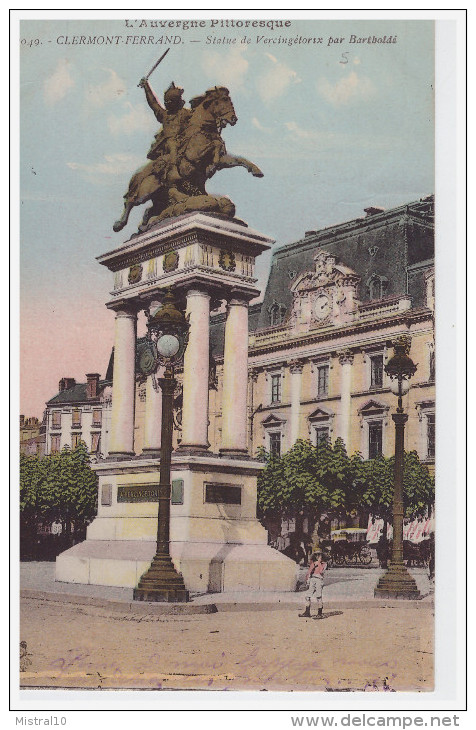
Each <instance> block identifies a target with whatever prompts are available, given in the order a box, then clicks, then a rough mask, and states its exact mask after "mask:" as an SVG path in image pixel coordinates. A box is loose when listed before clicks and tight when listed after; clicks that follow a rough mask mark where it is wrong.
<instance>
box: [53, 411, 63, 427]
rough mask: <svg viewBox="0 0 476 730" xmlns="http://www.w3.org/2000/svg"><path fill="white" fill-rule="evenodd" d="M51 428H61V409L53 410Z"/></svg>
mask: <svg viewBox="0 0 476 730" xmlns="http://www.w3.org/2000/svg"><path fill="white" fill-rule="evenodd" d="M51 428H61V411H53V414H52V421H51Z"/></svg>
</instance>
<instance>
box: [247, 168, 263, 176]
mask: <svg viewBox="0 0 476 730" xmlns="http://www.w3.org/2000/svg"><path fill="white" fill-rule="evenodd" d="M250 172H251V174H252V175H253V177H264V173H263V172H261V170H260V169H259V167H252V168H251V170H250Z"/></svg>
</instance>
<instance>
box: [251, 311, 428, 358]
mask: <svg viewBox="0 0 476 730" xmlns="http://www.w3.org/2000/svg"><path fill="white" fill-rule="evenodd" d="M425 321H428V322H430V323H431V312H430V310H429V309H424V310H419V311H418V312H415V313H411V314H409V313H408V312H404V313H396V314H395V315H393V314H392V316H391V317H388V318H386V319H382V320H373V321H370V322H357V323H353V324H352V325H350V326H346V327H339V328H332V329H331V328H329V329H327V330H326V331H325V332H323V333H321V332H319V333H317V332H316V333H308V334H305V335H301V336H296V337H289V336H288V337H287V338H286V339H283V341H282V342H273V343H270V344H266V345H261V346H260V345H258V344H256V345H253V346H252V347H250V348H249V354H250V356H252V355H259V354H264V353H268V352H279V351H280V350H287V349H289V348H290V347H305V346H307V345H314V344H317V343H319V342H326V341H328V340H336V339H340V338H341V337H348V336H349V335H360V334H362V333H363V332H371V331H372V330H382V329H388V328H389V327H396V326H398V325H402V324H403V325H405V326H406V327H408V328H409V327H410V326H411V325H413V324H418V323H419V322H425ZM251 334H254V335H255V336H256V335H257V334H258V333H257V332H254V333H251ZM283 334H287V335H289V330H286V332H285V333H283Z"/></svg>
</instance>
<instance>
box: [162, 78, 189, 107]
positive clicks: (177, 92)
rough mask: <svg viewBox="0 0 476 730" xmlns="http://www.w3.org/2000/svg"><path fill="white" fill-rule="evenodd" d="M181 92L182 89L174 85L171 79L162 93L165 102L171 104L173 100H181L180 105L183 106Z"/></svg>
mask: <svg viewBox="0 0 476 730" xmlns="http://www.w3.org/2000/svg"><path fill="white" fill-rule="evenodd" d="M182 94H183V89H181V88H180V86H175V84H174V82H173V81H172V83H171V84H170V86H169V88H168V89H167V91H166V92H165V93H164V102H165V104H170V103H172V104H173V103H174V102H175V103H177V102H181V103H182V106H183V104H184V103H185V102H184V101H182Z"/></svg>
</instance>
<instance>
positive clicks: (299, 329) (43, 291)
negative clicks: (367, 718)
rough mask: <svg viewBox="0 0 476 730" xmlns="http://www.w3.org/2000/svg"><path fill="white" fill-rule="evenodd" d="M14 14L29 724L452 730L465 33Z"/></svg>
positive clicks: (446, 20) (395, 23) (455, 17)
mask: <svg viewBox="0 0 476 730" xmlns="http://www.w3.org/2000/svg"><path fill="white" fill-rule="evenodd" d="M15 12H16V14H14V17H13V23H12V32H13V36H12V46H13V47H15V45H18V46H19V67H18V75H17V77H15V78H14V81H13V84H14V85H15V84H17V85H18V102H19V105H18V108H19V149H20V159H19V165H18V169H19V176H20V180H19V182H20V185H19V189H20V196H19V206H18V208H19V209H18V214H19V215H18V218H19V241H20V259H21V265H20V292H21V309H20V315H21V317H20V327H21V330H20V332H21V345H20V366H21V391H20V403H21V405H20V468H19V503H18V497H17V494H18V493H17V491H15V492H14V494H15V497H14V500H13V501H15V505H14V510H15V514H16V517H15V519H18V515H19V518H20V519H19V524H20V527H19V535H18V544H19V556H18V557H19V559H20V572H19V586H18V587H19V591H20V623H19V635H18V642H19V647H20V660H19V672H18V669H17V670H16V671H17V672H18V673H16V674H15V676H13V677H12V683H13V685H14V686H15V687H17V688H16V689H15V690H14V697H15V698H16V699H15V702H16V703H17V704H16V705H15V709H17V711H19V710H18V708H21V712H20V714H19V715H18V716H19V717H20V716H21V717H23V718H24V719H23V720H21V721H20V724H28V723H27V719H28V717H30V715H29V714H28V713H27V711H28V712H29V710H28V708H30V709H31V708H33V707H34V706H35V703H37V702H39V703H41V702H43V703H46V704H43V705H41V706H42V707H47V706H48V708H56V709H57V710H58V712H57V713H56V714H55V716H54V717H53V716H52V718H51V724H58V723H60V721H61V722H62V720H61V718H62V717H63V715H62V714H61V713H62V712H63V711H64V712H67V711H68V709H72V707H70V706H69V705H68V703H69V702H72V701H76V700H78V701H79V700H80V699H82V698H85V697H87V700H84V701H85V702H87V703H89V704H88V707H89V709H92V708H95V709H111V707H112V706H113V703H114V702H115V703H116V705H115V708H116V709H117V702H119V703H120V702H123V701H124V697H125V694H124V693H125V692H126V691H128V694H127V697H131V696H132V697H134V700H133V701H132V702H133V703H134V702H136V701H139V700H138V698H139V697H140V699H141V701H142V700H143V701H144V706H143V709H151V707H152V708H154V709H163V710H165V709H172V708H174V707H175V708H176V707H178V706H179V703H188V702H190V703H192V704H188V705H187V707H188V708H190V709H191V708H192V707H193V702H194V699H195V700H197V698H198V697H200V698H202V700H201V701H204V702H205V703H208V704H209V705H210V706H212V704H213V703H215V702H218V703H220V702H223V703H224V709H226V704H227V703H232V704H233V703H235V705H236V706H238V705H237V703H239V702H240V701H241V702H244V701H245V700H246V699H247V700H249V699H250V698H253V697H255V698H257V697H260V699H261V698H263V697H265V700H263V702H264V703H265V704H263V705H262V708H263V709H269V708H271V709H273V708H274V709H278V706H277V705H274V706H273V704H272V702H273V701H275V702H278V699H279V701H284V702H286V700H287V699H288V700H289V699H290V698H292V697H295V696H296V695H295V694H293V693H306V694H305V695H302V694H301V696H302V697H304V696H305V697H307V698H308V701H309V698H311V702H312V698H313V697H314V698H317V697H318V698H319V702H320V703H321V704H320V706H322V708H323V712H324V713H328V712H331V711H332V710H337V709H339V710H342V711H345V710H346V708H350V707H352V710H357V709H358V708H359V707H365V708H368V707H369V706H370V707H371V708H373V710H372V711H375V713H376V712H377V709H378V708H380V709H382V708H383V709H385V710H388V709H392V708H393V707H398V705H396V704H395V703H396V702H398V701H400V702H402V701H403V699H404V700H405V702H406V703H408V709H409V711H411V712H415V713H417V714H418V712H420V714H421V713H422V712H423V711H427V710H429V709H435V710H436V709H443V710H445V708H446V709H448V718H453V719H451V723H453V724H458V723H457V721H456V720H454V718H455V717H456V715H454V712H451V713H450V711H449V710H450V709H451V710H452V711H453V710H455V708H458V707H459V708H460V709H461V708H462V706H463V705H464V699H463V697H464V682H462V680H461V679H460V680H457V679H456V675H457V671H456V666H457V665H456V662H457V650H458V652H460V650H461V646H460V645H459V644H458V647H459V648H458V647H457V646H456V638H455V636H456V634H455V630H456V629H455V623H456V622H457V621H461V619H462V616H463V614H462V613H461V611H463V612H464V600H463V602H462V603H460V606H459V608H458V610H456V608H455V605H456V600H457V596H458V595H460V596H461V597H462V596H463V593H461V591H464V586H462V585H458V584H456V575H455V572H454V563H451V561H449V557H448V555H447V549H448V546H452V550H456V551H458V550H459V549H460V548H459V547H454V542H453V538H452V537H451V535H453V534H456V512H455V504H454V500H452V498H451V495H450V494H449V493H448V484H449V483H451V482H449V481H448V474H451V471H452V470H454V469H455V468H456V452H455V451H453V449H455V448H456V447H455V446H454V444H448V443H446V444H444V443H442V438H441V435H442V432H441V431H440V429H441V428H443V427H442V425H441V424H443V423H445V424H446V426H445V428H447V429H448V432H447V434H446V436H447V437H448V433H450V432H451V430H452V428H453V426H454V419H455V418H456V417H457V414H456V413H450V412H449V411H448V399H449V397H451V394H453V396H455V394H456V391H455V387H456V385H455V384H452V385H451V386H449V387H448V389H447V390H445V393H443V394H442V393H441V390H442V389H441V390H440V385H441V382H443V381H444V382H448V381H449V379H448V374H449V373H450V372H451V371H452V372H453V376H452V378H451V380H455V375H454V374H455V372H456V371H457V364H456V359H455V357H456V356H455V354H454V353H455V352H456V347H455V348H453V350H451V345H452V343H453V344H454V342H455V340H454V337H455V335H454V333H453V331H452V326H453V324H454V322H455V321H456V312H457V306H458V298H457V291H456V281H457V279H456V275H457V272H456V271H455V269H454V266H453V260H452V259H451V256H450V255H449V252H448V250H447V246H446V244H445V243H444V239H445V238H446V241H447V240H451V239H454V236H455V229H456V207H457V206H455V203H454V196H453V191H454V189H455V177H454V176H455V170H454V167H453V162H452V159H453V158H452V152H453V151H454V150H455V147H456V127H455V125H454V124H453V122H452V121H451V119H452V117H451V114H454V113H455V112H456V109H457V98H456V91H455V88H456V78H457V76H456V74H457V72H458V70H457V69H458V66H457V63H458V58H457V52H456V40H455V39H456V38H457V37H458V34H461V28H462V27H463V25H464V12H461V13H459V14H458V12H455V13H454V14H451V13H449V14H448V16H447V17H446V16H445V17H444V16H442V17H439V16H438V15H435V14H433V15H432V14H431V13H426V12H421V13H417V12H416V11H415V12H412V11H408V12H406V13H404V12H403V11H402V12H395V13H389V12H383V11H382V12H381V13H380V15H379V16H378V17H377V16H376V15H375V14H373V15H372V14H370V13H364V12H362V13H360V14H358V13H353V14H348V15H347V16H346V15H345V14H344V13H342V12H339V13H337V12H336V13H334V14H330V13H329V12H327V13H322V14H320V15H319V13H317V12H314V13H311V12H309V13H305V12H304V11H302V12H298V13H296V12H291V11H283V12H282V13H277V12H270V13H265V12H264V11H262V12H258V13H254V12H252V11H249V14H248V15H245V14H244V11H237V12H236V13H233V12H232V11H229V12H227V13H223V12H218V11H216V12H215V11H197V12H196V13H193V12H192V11H190V12H189V14H186V13H185V12H178V11H177V12H176V13H175V12H172V11H166V12H165V11H164V12H162V11H160V10H155V11H153V12H151V11H147V12H145V15H144V17H135V16H137V15H138V14H140V12H141V11H114V12H112V11H111V12H108V13H102V12H100V11H93V10H91V11H82V12H80V11H70V13H69V14H68V13H65V12H62V13H59V12H58V13H56V14H55V13H54V12H53V11H42V12H41V13H38V14H34V13H30V14H29V13H28V11H25V12H22V11H15ZM246 12H248V11H246ZM286 13H288V14H286ZM442 69H443V71H442ZM445 69H446V71H445ZM460 70H461V69H460ZM445 74H446V75H445ZM14 75H15V74H14ZM448 78H450V81H448ZM439 83H440V84H441V93H440V90H439ZM448 87H451V88H448ZM449 111H451V114H450V115H449ZM450 117H451V118H450ZM435 130H436V131H435ZM435 146H436V147H435ZM435 148H436V150H437V152H436V155H435ZM438 155H439V156H438ZM435 160H436V166H437V172H438V174H437V175H436V174H435ZM439 160H441V163H440V162H439ZM448 160H450V162H448ZM445 165H446V167H445ZM442 171H444V174H443V175H442ZM15 225H16V224H15ZM15 230H16V229H15ZM14 235H15V234H14ZM13 244H14V245H15V244H16V241H13ZM457 247H458V250H460V251H463V252H464V241H461V240H459V241H457ZM453 251H454V246H453ZM449 353H451V354H449ZM440 378H442V379H443V380H442V381H440ZM445 388H446V386H445ZM437 393H438V397H437ZM440 395H441V400H442V403H441V405H440V400H439V399H440ZM440 419H441V420H440ZM450 424H453V425H450ZM15 438H16V436H15ZM450 440H451V439H450ZM460 489H464V487H461V484H459V485H458V490H460ZM15 490H16V487H15ZM12 494H13V492H12ZM459 494H460V497H461V496H463V493H462V492H459ZM18 505H19V506H18ZM443 533H444V536H443ZM445 541H446V542H445ZM454 554H455V553H453V555H454ZM458 554H459V553H458ZM460 557H461V556H460ZM463 559H464V556H463ZM439 581H441V583H440V584H439ZM443 589H444V594H445V598H444V600H441V601H440V599H439V597H441V596H442V595H443ZM449 589H451V590H449ZM439 591H440V592H439ZM448 593H450V594H451V598H450V599H448ZM435 599H436V600H435ZM447 600H448V601H449V603H446V601H447ZM445 604H446V605H445ZM435 606H436V611H435ZM453 609H454V611H453ZM439 611H441V614H440V615H438V614H439ZM435 613H436V616H435ZM450 614H451V616H452V618H451V616H450ZM463 620H464V616H463ZM438 627H441V628H440V629H439V628H438ZM450 645H451V646H450ZM451 647H452V648H451ZM458 676H459V675H458ZM86 690H87V693H86V694H85V691H86ZM105 690H107V692H106V693H105V692H104V691H105ZM139 690H140V691H142V694H140V693H139ZM192 690H193V691H194V694H191V691H192ZM131 692H132V695H131V694H130V693H131ZM197 692H198V694H197ZM258 692H266V693H268V694H266V696H265V695H258V694H257V693H258ZM111 693H113V694H111ZM337 693H339V694H337ZM369 693H374V694H373V695H372V698H370V699H369V696H370V695H369ZM375 693H378V694H375ZM112 697H117V698H118V699H117V700H113V701H112V700H111V698H112ZM121 698H122V699H121ZM178 698H180V699H178ZM240 698H241V699H240ZM283 698H284V699H283ZM439 700H441V701H443V700H444V701H445V702H447V705H445V706H443V705H441V704H439V705H438V702H437V701H439ZM151 701H152V706H151V705H150V702H151ZM290 701H291V700H290ZM174 702H175V703H176V704H175V705H174ZM28 703H30V704H28ZM167 703H170V704H167ZM177 703H178V704H177ZM135 706H136V707H137V704H136V705H135ZM283 706H286V707H287V708H289V707H294V706H296V705H283ZM310 706H311V705H309V704H308V705H307V707H308V708H309V707H310ZM228 707H230V705H229V704H228ZM314 707H315V706H314ZM76 709H77V708H76ZM182 709H183V706H182ZM400 709H401V705H400ZM60 710H61V711H60ZM379 711H380V710H379ZM313 712H315V709H314V710H313ZM25 713H27V714H25ZM17 714H18V712H17ZM30 714H31V713H30ZM377 714H378V713H377ZM56 715H58V716H56ZM32 716H33V715H32ZM347 716H348V718H349V723H348V724H352V723H353V720H352V717H351V715H350V714H348V715H347ZM65 717H66V716H65ZM359 717H361V716H359ZM375 717H376V715H375ZM375 717H374V719H375ZM382 717H383V715H382ZM55 718H56V720H57V722H56V720H55ZM306 718H307V719H306ZM344 719H345V718H344ZM302 723H304V724H305V725H306V724H309V717H308V716H306V715H298V714H296V716H295V718H294V719H293V724H297V725H301V724H302ZM336 723H337V724H340V720H339V721H337V720H336ZM343 724H345V722H343ZM353 724H356V723H353ZM374 724H375V723H374ZM381 724H383V723H381ZM416 724H418V722H417V723H416ZM420 724H421V723H420ZM424 724H427V723H424ZM446 724H448V723H446Z"/></svg>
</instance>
